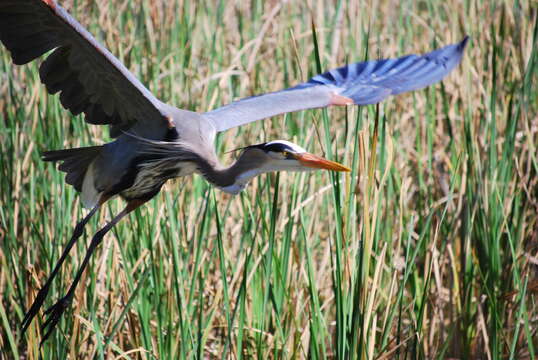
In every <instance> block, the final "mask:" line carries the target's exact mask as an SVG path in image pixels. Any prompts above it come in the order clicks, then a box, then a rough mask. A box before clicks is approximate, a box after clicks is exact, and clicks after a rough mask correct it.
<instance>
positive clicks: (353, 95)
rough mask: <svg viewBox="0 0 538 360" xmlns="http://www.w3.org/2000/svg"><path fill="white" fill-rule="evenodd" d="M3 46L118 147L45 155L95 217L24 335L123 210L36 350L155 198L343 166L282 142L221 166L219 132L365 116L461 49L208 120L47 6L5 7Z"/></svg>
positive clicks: (438, 74) (337, 78) (377, 67)
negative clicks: (119, 201)
mask: <svg viewBox="0 0 538 360" xmlns="http://www.w3.org/2000/svg"><path fill="white" fill-rule="evenodd" d="M0 40H1V41H2V43H3V44H4V45H5V46H6V48H7V49H8V50H9V51H10V52H11V56H12V59H13V62H14V63H15V64H18V65H21V64H26V63H28V62H30V61H32V60H34V59H36V58H38V57H40V56H42V55H43V54H45V53H46V52H48V51H50V50H53V51H52V53H51V54H50V55H49V56H48V57H47V59H46V60H45V61H44V62H43V63H42V64H41V66H40V69H39V74H40V77H41V81H42V82H43V83H44V84H45V86H46V87H47V90H48V92H49V93H51V94H56V93H60V101H61V103H62V105H63V107H65V108H66V109H69V110H70V111H71V113H73V114H74V115H78V114H81V113H84V114H85V120H86V122H88V123H90V124H97V125H105V124H106V125H109V126H110V133H111V136H112V137H114V138H115V140H114V141H113V142H110V143H107V144H105V145H102V146H93V147H85V148H78V149H65V150H58V151H49V152H45V153H44V154H43V160H45V161H61V162H62V163H61V165H60V167H59V169H60V170H62V171H65V172H66V173H67V175H66V182H67V183H68V184H71V185H73V186H74V188H75V189H76V190H77V191H79V192H81V193H82V195H81V196H82V202H83V204H84V205H85V206H86V207H89V208H91V210H90V212H89V213H88V214H87V215H86V216H85V217H84V218H83V219H82V220H81V221H80V222H79V223H78V224H77V225H76V227H75V229H74V233H73V236H72V237H71V239H70V241H69V242H68V243H67V246H66V248H65V249H64V251H63V253H62V255H61V257H60V259H59V261H58V263H57V264H56V266H55V267H54V269H53V271H52V273H51V274H50V276H49V278H48V279H47V281H46V283H45V285H44V286H43V287H42V288H41V289H40V291H39V293H38V294H37V297H36V299H35V300H34V302H33V304H32V306H31V307H30V309H29V310H28V312H27V313H26V315H25V317H24V320H23V322H22V331H23V332H24V331H26V329H27V328H28V326H29V325H30V323H31V321H32V319H33V318H34V317H35V316H36V314H37V313H38V311H39V309H40V308H41V306H42V305H43V302H44V300H45V297H46V295H47V293H48V291H49V288H50V284H51V282H52V280H53V279H54V277H55V276H56V274H57V273H58V270H59V268H60V267H61V265H62V263H63V262H64V261H65V259H66V257H67V255H68V253H69V251H70V249H71V248H72V247H73V245H74V244H75V242H76V240H77V239H78V238H79V237H80V236H81V235H82V230H83V227H84V226H85V225H86V223H87V222H88V220H89V219H90V218H91V217H92V216H93V215H94V214H95V213H96V212H97V210H98V209H99V208H100V207H101V206H102V205H103V204H104V203H105V202H106V201H107V200H109V199H110V198H112V197H114V196H116V195H119V196H121V197H122V198H123V199H125V200H126V201H127V205H126V207H125V209H124V210H123V211H121V212H120V213H119V214H118V215H117V216H115V217H114V218H113V219H112V220H111V221H110V223H108V224H107V225H105V226H104V227H103V228H102V229H100V230H99V231H98V232H97V233H96V234H95V235H94V236H93V238H92V240H91V243H90V245H89V248H88V250H87V252H86V255H85V257H84V260H83V262H82V264H81V266H80V268H79V270H78V272H77V274H76V276H75V279H74V280H73V282H72V284H71V286H70V287H69V290H68V291H67V293H66V295H65V296H64V297H62V298H61V299H60V300H59V301H58V302H56V303H55V304H54V305H53V306H52V307H51V308H49V309H48V310H47V311H45V314H46V315H47V316H48V318H47V319H46V321H45V323H44V324H43V331H44V335H43V340H42V343H43V342H44V341H45V340H46V339H47V338H48V337H49V335H50V334H51V332H52V331H53V329H54V328H55V326H56V325H57V323H58V321H59V319H60V316H61V315H62V313H63V312H64V311H65V309H66V308H67V306H68V305H69V304H70V303H71V300H72V298H73V294H74V291H75V288H76V286H77V284H78V283H79V281H80V278H81V275H82V273H83V271H84V269H85V268H86V266H87V265H88V261H89V259H90V257H91V255H92V253H93V251H94V250H95V248H96V247H97V246H98V245H99V243H100V242H101V240H102V238H103V236H104V235H105V234H106V233H107V232H108V231H109V230H110V229H111V228H112V227H113V226H114V225H115V224H117V223H118V222H119V221H120V220H121V219H122V218H123V217H125V216H126V215H127V214H129V213H130V212H131V211H133V210H134V209H136V208H137V207H139V206H140V205H142V204H143V203H145V202H146V201H148V200H149V199H151V198H152V197H154V196H155V195H156V194H157V193H158V192H159V191H160V189H161V187H162V186H163V184H164V183H165V182H166V181H167V180H168V179H171V178H175V177H178V176H186V175H190V174H193V173H199V174H201V175H202V176H203V177H204V178H205V179H206V180H207V181H208V182H209V183H211V184H213V185H215V186H216V187H218V188H219V189H221V190H223V191H225V192H228V193H231V194H237V193H238V192H239V191H241V190H242V189H243V188H244V187H245V186H246V184H247V183H248V182H249V180H250V179H252V178H253V177H255V176H257V175H259V174H261V173H265V172H270V171H281V170H288V171H301V170H312V169H328V170H335V171H347V170H349V169H347V168H346V167H345V166H343V165H340V164H338V163H335V162H332V161H328V160H325V159H323V158H320V157H318V156H315V155H312V154H309V153H307V152H306V151H305V150H304V149H303V148H301V147H299V146H298V145H295V144H292V143H289V142H287V141H282V140H279V141H272V142H268V143H264V144H259V145H252V146H247V147H246V148H244V149H243V150H242V152H241V154H240V156H239V157H238V159H237V161H236V162H235V163H234V164H232V165H231V166H229V167H225V166H222V165H221V164H220V163H219V161H218V158H217V155H216V153H215V149H214V140H215V136H216V134H217V133H218V132H221V131H225V130H228V129H230V128H233V127H236V126H240V125H244V124H247V123H249V122H252V121H255V120H259V119H264V118H267V117H271V116H274V115H278V114H283V113H287V112H292V111H298V110H303V109H311V108H321V107H327V106H331V105H353V104H356V105H366V104H374V103H377V102H379V101H381V100H383V99H384V98H386V97H388V96H389V95H394V94H399V93H402V92H405V91H410V90H415V89H419V88H423V87H425V86H428V85H430V84H432V83H434V82H436V81H439V80H441V79H442V78H443V77H445V76H446V75H447V74H448V73H449V72H450V71H451V70H452V69H453V68H454V67H455V66H456V65H457V64H458V63H459V62H460V59H461V57H462V54H463V50H464V48H465V45H466V43H467V40H468V38H467V37H465V38H464V39H463V41H461V42H460V43H457V44H453V45H449V46H445V47H443V48H440V49H438V50H435V51H432V52H430V53H427V54H424V55H421V56H420V55H407V56H403V57H400V58H397V59H385V60H377V61H367V62H362V63H356V64H351V65H347V66H343V67H340V68H338V69H333V70H330V71H328V72H326V73H323V74H320V75H317V76H315V77H313V78H312V79H310V80H309V81H307V82H305V83H302V84H300V85H297V86H295V87H292V88H289V89H286V90H282V91H277V92H273V93H269V94H265V95H262V96H256V97H250V98H246V99H243V100H239V101H236V102H233V103H231V104H229V105H226V106H223V107H221V108H218V109H216V110H213V111H209V112H206V113H196V112H191V111H186V110H180V109H178V108H176V107H173V106H170V105H167V104H165V103H163V102H161V101H160V100H158V99H157V98H156V97H155V96H154V95H153V94H152V93H151V92H149V90H148V89H147V88H146V87H144V85H142V84H141V83H140V81H138V80H137V79H136V78H135V77H134V76H133V74H131V73H130V72H129V70H127V68H126V67H125V66H124V65H123V64H122V63H120V61H119V60H118V59H117V58H115V57H114V56H113V55H112V54H111V53H110V52H109V51H108V50H107V49H106V48H104V47H103V46H101V45H100V44H99V43H98V42H97V41H96V40H95V38H94V37H92V35H91V34H90V33H88V31H86V29H84V28H83V27H82V26H81V25H80V24H79V23H78V22H77V21H76V20H75V19H73V18H72V17H71V16H70V15H69V14H68V13H67V12H66V11H65V10H64V9H63V8H62V7H60V6H59V5H58V4H57V3H56V2H55V1H54V0H0Z"/></svg>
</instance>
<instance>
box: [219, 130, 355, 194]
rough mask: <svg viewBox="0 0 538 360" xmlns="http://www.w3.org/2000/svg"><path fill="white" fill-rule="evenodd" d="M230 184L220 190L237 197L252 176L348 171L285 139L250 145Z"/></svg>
mask: <svg viewBox="0 0 538 360" xmlns="http://www.w3.org/2000/svg"><path fill="white" fill-rule="evenodd" d="M232 168H234V170H235V175H236V176H234V182H233V184H231V185H229V186H221V187H220V188H221V189H222V190H223V191H225V192H228V193H232V194H237V193H239V192H240V191H241V190H243V189H244V188H245V186H246V185H247V183H248V182H249V181H250V179H252V178H253V177H255V176H257V175H259V174H262V173H266V172H273V171H314V170H332V171H351V170H350V169H349V168H348V167H346V166H344V165H342V164H339V163H337V162H334V161H330V160H327V159H324V158H322V157H320V156H317V155H314V154H311V153H309V152H307V151H306V150H305V149H303V148H302V147H300V146H299V145H297V144H294V143H291V142H289V141H286V140H274V141H271V142H267V143H262V144H257V145H250V146H247V147H245V148H243V149H242V153H241V155H240V156H239V159H238V160H237V162H236V164H235V165H234V166H232Z"/></svg>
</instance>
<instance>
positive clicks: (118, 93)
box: [0, 0, 168, 138]
mask: <svg viewBox="0 0 538 360" xmlns="http://www.w3.org/2000/svg"><path fill="white" fill-rule="evenodd" d="M0 41H1V42H2V43H3V44H4V45H5V46H6V48H7V49H8V50H9V51H10V53H11V57H12V59H13V62H14V63H15V64H17V65H23V64H26V63H28V62H30V61H33V60H35V59H36V58H38V57H40V56H42V55H44V54H45V53H47V52H49V51H51V50H53V51H52V53H51V54H50V55H49V56H48V57H47V59H46V60H45V61H44V62H43V63H42V64H41V67H40V71H39V72H40V77H41V81H42V82H43V83H44V84H45V86H46V87H47V90H48V92H49V93H51V94H56V93H60V101H61V103H62V105H63V106H64V107H65V108H66V109H68V110H70V111H71V112H72V113H73V114H75V115H78V114H80V113H84V114H85V120H86V122H88V123H90V124H99V125H105V124H107V125H110V128H111V135H112V136H117V135H119V134H121V131H124V130H127V129H130V128H131V127H133V126H135V125H136V129H137V133H138V134H139V135H140V136H145V137H148V138H154V137H159V136H161V135H162V134H164V133H165V132H166V131H167V125H168V123H167V120H166V118H165V115H166V114H164V113H163V112H162V110H161V109H162V103H161V102H160V101H159V100H158V99H157V98H155V97H154V96H153V95H152V94H151V92H150V91H149V90H148V89H147V88H146V87H145V86H144V85H142V83H141V82H140V81H139V80H138V79H137V78H136V77H135V76H134V75H133V74H132V73H130V72H129V70H127V68H126V67H125V66H124V65H123V64H122V63H121V62H120V61H119V60H118V59H117V58H116V57H114V55H112V54H111V53H110V52H109V51H108V50H107V49H106V48H104V47H103V46H101V45H100V44H99V43H98V42H97V40H95V38H94V37H93V36H92V35H91V34H90V33H89V32H88V31H87V30H86V29H84V27H82V25H80V24H79V23H78V22H77V21H76V20H75V19H74V18H73V17H71V16H70V15H69V14H68V13H67V11H65V10H64V9H63V8H62V7H61V6H59V5H58V4H57V3H56V2H55V1H54V0H0Z"/></svg>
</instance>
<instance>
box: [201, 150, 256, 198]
mask: <svg viewBox="0 0 538 360" xmlns="http://www.w3.org/2000/svg"><path fill="white" fill-rule="evenodd" d="M197 165H198V168H199V170H200V173H201V174H202V175H203V176H204V177H205V178H206V180H207V181H209V182H210V183H212V184H214V185H215V186H218V187H219V188H221V189H222V190H224V191H226V192H229V193H232V194H237V193H238V192H240V191H241V190H243V189H244V188H245V186H246V185H247V183H248V181H249V180H250V179H252V178H253V177H255V176H256V175H259V174H260V173H262V172H263V170H262V163H261V162H258V163H255V162H253V161H252V160H248V159H247V157H246V156H240V157H239V159H237V161H235V162H234V163H233V164H232V165H231V166H229V167H226V166H223V165H221V164H220V163H219V162H218V160H216V159H215V162H214V163H209V162H207V161H206V160H205V159H201V158H200V159H198V161H197Z"/></svg>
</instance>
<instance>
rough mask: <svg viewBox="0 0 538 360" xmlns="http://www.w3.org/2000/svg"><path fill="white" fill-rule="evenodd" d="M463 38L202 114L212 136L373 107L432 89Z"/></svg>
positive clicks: (459, 52) (458, 55)
mask: <svg viewBox="0 0 538 360" xmlns="http://www.w3.org/2000/svg"><path fill="white" fill-rule="evenodd" d="M467 41H468V37H465V38H464V39H463V41H461V42H460V43H457V44H453V45H448V46H445V47H443V48H440V49H437V50H435V51H432V52H429V53H427V54H424V55H407V56H403V57H400V58H397V59H383V60H372V61H365V62H360V63H356V64H351V65H347V66H343V67H340V68H337V69H333V70H330V71H327V72H325V73H323V74H320V75H316V76H314V77H313V78H312V79H310V80H309V81H307V82H306V83H303V84H299V85H297V86H295V87H292V88H289V89H285V90H281V91H277V92H273V93H269V94H264V95H260V96H255V97H250V98H246V99H242V100H239V101H236V102H233V103H231V104H229V105H226V106H223V107H221V108H218V109H215V110H213V111H209V112H206V113H205V114H204V116H205V117H206V118H207V119H208V120H210V121H211V122H212V123H213V125H214V126H215V128H216V129H217V131H224V130H227V129H230V128H233V127H236V126H240V125H243V124H247V123H249V122H252V121H256V120H260V119H264V118H267V117H270V116H274V115H278V114H284V113H288V112H293V111H298V110H304V109H313V108H321V107H326V106H331V105H343V104H346V105H351V104H356V105H367V104H375V103H378V102H380V101H381V100H383V99H385V98H386V97H388V96H390V95H396V94H400V93H402V92H405V91H411V90H417V89H420V88H423V87H425V86H428V85H431V84H433V83H435V82H437V81H439V80H441V79H442V78H444V77H445V76H446V75H448V74H449V73H450V71H452V69H454V68H455V67H456V66H457V65H458V64H459V62H460V61H461V57H462V55H463V50H464V49H465V45H466V44H467Z"/></svg>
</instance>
